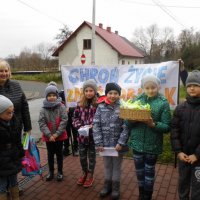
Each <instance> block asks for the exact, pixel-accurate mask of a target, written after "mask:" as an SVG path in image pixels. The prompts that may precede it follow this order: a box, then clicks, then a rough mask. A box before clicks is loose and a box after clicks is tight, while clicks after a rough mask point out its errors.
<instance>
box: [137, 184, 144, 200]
mask: <svg viewBox="0 0 200 200" xmlns="http://www.w3.org/2000/svg"><path fill="white" fill-rule="evenodd" d="M143 199H144V187H139V198H138V200H143Z"/></svg>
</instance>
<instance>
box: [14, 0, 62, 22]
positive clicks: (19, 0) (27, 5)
mask: <svg viewBox="0 0 200 200" xmlns="http://www.w3.org/2000/svg"><path fill="white" fill-rule="evenodd" d="M17 1H18V2H19V3H21V4H23V5H25V6H26V7H29V8H31V9H32V10H34V11H36V12H38V13H40V14H41V15H44V16H46V17H48V18H50V19H53V20H54V21H56V22H58V23H60V24H62V25H64V24H65V23H63V22H62V21H60V20H59V19H56V18H55V17H52V16H50V15H48V14H46V13H44V12H42V11H41V10H39V9H37V8H34V7H33V6H31V5H29V4H28V3H25V2H24V1H21V0H17Z"/></svg>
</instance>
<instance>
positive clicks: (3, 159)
mask: <svg viewBox="0 0 200 200" xmlns="http://www.w3.org/2000/svg"><path fill="white" fill-rule="evenodd" d="M13 111H14V106H13V103H12V102H11V101H10V100H9V99H8V98H6V97H5V96H3V95H0V163H1V164H0V199H1V200H6V199H7V194H6V192H7V190H10V192H11V197H12V199H13V200H17V199H19V190H18V187H17V173H18V172H19V171H20V170H21V158H22V157H23V156H24V150H23V147H22V144H21V139H20V137H19V136H18V133H17V131H16V128H17V127H16V120H15V117H13Z"/></svg>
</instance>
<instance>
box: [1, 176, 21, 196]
mask: <svg viewBox="0 0 200 200" xmlns="http://www.w3.org/2000/svg"><path fill="white" fill-rule="evenodd" d="M17 184H18V183H17V174H15V175H11V176H5V177H0V193H5V192H6V191H7V190H8V189H9V188H12V187H15V186H16V185H17Z"/></svg>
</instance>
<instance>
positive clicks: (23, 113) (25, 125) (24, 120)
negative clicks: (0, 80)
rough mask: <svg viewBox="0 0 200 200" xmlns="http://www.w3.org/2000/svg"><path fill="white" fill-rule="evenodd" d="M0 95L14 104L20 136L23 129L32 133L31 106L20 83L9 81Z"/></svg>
mask: <svg viewBox="0 0 200 200" xmlns="http://www.w3.org/2000/svg"><path fill="white" fill-rule="evenodd" d="M0 94H1V95H4V96H6V97H7V98H9V99H10V100H11V101H12V102H13V104H14V109H15V110H14V111H15V116H16V118H17V130H19V134H20V135H21V131H22V129H24V131H25V132H26V131H30V130H31V129H32V127H31V118H30V113H29V106H28V102H27V100H26V96H25V94H24V92H23V91H22V88H21V86H20V85H19V83H18V82H16V81H12V80H7V81H6V83H5V85H4V86H0Z"/></svg>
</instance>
